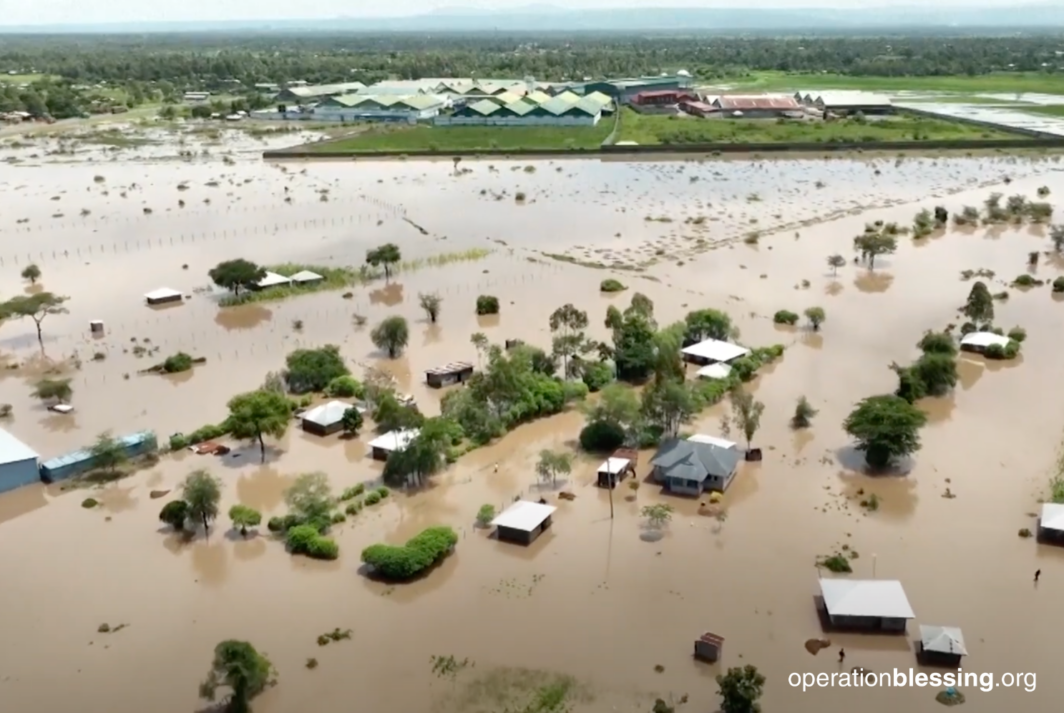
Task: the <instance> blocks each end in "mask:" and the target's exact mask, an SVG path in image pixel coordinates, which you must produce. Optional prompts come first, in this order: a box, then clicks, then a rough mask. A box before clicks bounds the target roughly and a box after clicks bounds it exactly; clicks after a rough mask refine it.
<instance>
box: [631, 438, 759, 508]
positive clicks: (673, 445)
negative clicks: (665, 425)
mask: <svg viewBox="0 0 1064 713" xmlns="http://www.w3.org/2000/svg"><path fill="white" fill-rule="evenodd" d="M714 441H715V442H712V443H707V442H701V441H697V440H687V441H683V440H679V439H672V440H668V441H665V442H664V443H662V444H661V447H660V448H659V449H658V452H657V453H656V454H655V455H654V458H653V459H652V460H651V461H650V465H651V466H653V468H654V471H653V473H654V479H655V480H656V481H657V482H659V483H661V484H662V485H663V486H665V489H666V490H668V491H670V492H673V493H679V494H681V495H693V496H696V497H697V496H699V495H701V494H702V493H703V492H705V491H707V490H719V491H721V492H723V491H724V490H726V489H727V487H728V486H729V485H730V484H731V481H732V478H734V477H735V471H736V469H737V468H738V467H739V461H740V460H741V459H742V456H741V455H740V453H739V449H738V448H736V447H735V445H734V444H732V445H731V446H730V447H728V446H725V445H724V444H725V443H727V442H726V441H720V440H719V439H714Z"/></svg>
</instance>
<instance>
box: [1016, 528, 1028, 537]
mask: <svg viewBox="0 0 1064 713" xmlns="http://www.w3.org/2000/svg"><path fill="white" fill-rule="evenodd" d="M1017 534H1018V535H1019V536H1020V537H1022V538H1024V539H1026V538H1028V537H1030V536H1031V531H1030V530H1029V529H1027V528H1026V527H1022V528H1020V531H1019V532H1018V533H1017Z"/></svg>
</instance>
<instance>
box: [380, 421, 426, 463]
mask: <svg viewBox="0 0 1064 713" xmlns="http://www.w3.org/2000/svg"><path fill="white" fill-rule="evenodd" d="M418 433H420V431H418V429H416V428H412V429H409V430H404V431H389V432H388V433H385V434H384V435H383V436H377V437H376V438H374V439H373V440H372V441H370V442H369V444H368V445H369V450H370V455H371V456H372V457H373V460H388V456H390V455H391V454H392V453H395V452H396V451H401V450H403V449H404V448H406V447H407V445H408V444H409V443H410V441H412V440H414V439H415V438H417V434H418Z"/></svg>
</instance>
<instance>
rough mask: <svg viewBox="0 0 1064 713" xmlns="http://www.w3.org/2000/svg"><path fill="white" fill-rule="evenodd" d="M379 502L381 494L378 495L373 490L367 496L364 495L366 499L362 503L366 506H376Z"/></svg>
mask: <svg viewBox="0 0 1064 713" xmlns="http://www.w3.org/2000/svg"><path fill="white" fill-rule="evenodd" d="M380 501H381V494H380V493H378V492H377V491H376V490H373V491H371V492H370V493H369V494H368V495H366V498H365V500H364V501H363V502H364V503H365V504H366V505H376V504H377V503H379V502H380Z"/></svg>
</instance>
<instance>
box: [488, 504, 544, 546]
mask: <svg viewBox="0 0 1064 713" xmlns="http://www.w3.org/2000/svg"><path fill="white" fill-rule="evenodd" d="M557 509H558V508H556V507H554V506H553V505H546V504H544V503H534V502H532V501H531V500H518V501H517V502H515V503H514V504H513V505H511V506H510V507H508V508H506V509H505V510H503V511H502V512H501V513H499V515H498V516H497V517H496V518H495V519H494V520H492V521H491V524H492V526H493V527H495V534H496V536H497V537H498V538H499V540H505V541H507V542H515V543H517V544H520V545H530V544H532V542H533V541H534V540H535V539H536V538H537V537H539V536H540V534H542V533H543V532H544V531H545V530H546V529H547V528H549V527H550V526H551V517H552V516H553V515H554V511H555V510H557Z"/></svg>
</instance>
